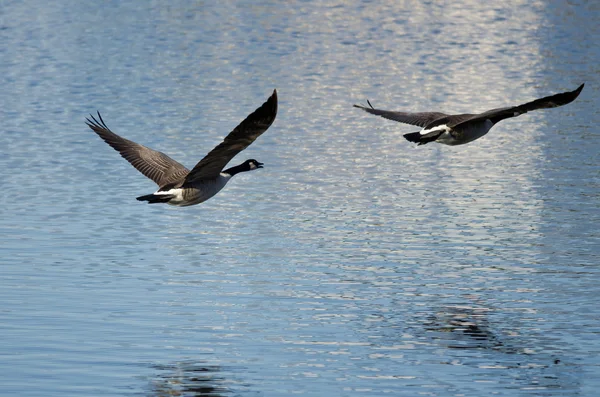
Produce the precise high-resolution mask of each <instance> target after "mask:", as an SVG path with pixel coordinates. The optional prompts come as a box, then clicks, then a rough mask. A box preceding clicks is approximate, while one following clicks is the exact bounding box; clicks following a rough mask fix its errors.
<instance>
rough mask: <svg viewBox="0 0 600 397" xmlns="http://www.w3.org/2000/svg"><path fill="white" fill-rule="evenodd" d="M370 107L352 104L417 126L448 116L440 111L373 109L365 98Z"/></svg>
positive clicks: (423, 125)
mask: <svg viewBox="0 0 600 397" xmlns="http://www.w3.org/2000/svg"><path fill="white" fill-rule="evenodd" d="M367 103H368V104H369V106H370V107H366V106H360V105H354V107H355V108H359V109H362V110H364V111H365V112H367V113H371V114H374V115H377V116H381V117H383V118H386V119H388V120H393V121H397V122H399V123H405V124H411V125H416V126H419V127H426V126H427V125H429V124H431V123H432V122H433V121H435V120H437V119H439V118H442V117H446V116H448V115H447V114H444V113H440V112H423V113H409V112H392V111H390V110H381V109H375V108H374V107H373V105H371V102H369V101H368V100H367Z"/></svg>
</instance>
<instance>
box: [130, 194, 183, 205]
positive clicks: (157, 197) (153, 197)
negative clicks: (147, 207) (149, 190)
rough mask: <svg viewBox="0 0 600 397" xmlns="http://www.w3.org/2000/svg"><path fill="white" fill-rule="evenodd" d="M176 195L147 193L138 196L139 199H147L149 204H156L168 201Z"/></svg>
mask: <svg viewBox="0 0 600 397" xmlns="http://www.w3.org/2000/svg"><path fill="white" fill-rule="evenodd" d="M174 197H175V196H173V195H170V194H147V195H145V196H140V197H137V198H136V200H138V201H147V202H148V204H156V203H168V202H169V201H171V199H172V198H174Z"/></svg>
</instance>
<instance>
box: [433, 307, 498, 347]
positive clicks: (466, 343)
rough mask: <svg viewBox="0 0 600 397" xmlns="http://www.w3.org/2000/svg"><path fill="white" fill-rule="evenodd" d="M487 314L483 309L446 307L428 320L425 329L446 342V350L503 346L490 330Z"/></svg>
mask: <svg viewBox="0 0 600 397" xmlns="http://www.w3.org/2000/svg"><path fill="white" fill-rule="evenodd" d="M487 312H488V310H487V309H484V308H473V307H468V306H447V307H445V308H444V310H443V311H438V312H437V313H434V314H432V315H431V316H430V317H429V318H428V320H427V322H426V324H425V329H426V330H428V331H431V332H436V334H437V335H436V336H435V337H436V338H437V339H440V340H445V341H447V343H448V345H447V347H448V348H452V349H481V348H499V347H501V346H503V344H502V342H501V341H500V340H499V339H498V337H497V336H496V335H495V334H494V332H492V330H491V329H490V327H489V324H488V320H487Z"/></svg>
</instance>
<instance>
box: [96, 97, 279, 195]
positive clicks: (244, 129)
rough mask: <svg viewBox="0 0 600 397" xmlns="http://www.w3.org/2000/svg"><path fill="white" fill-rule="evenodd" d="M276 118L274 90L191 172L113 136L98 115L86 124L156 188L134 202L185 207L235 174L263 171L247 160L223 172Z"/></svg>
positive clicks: (149, 150) (221, 186)
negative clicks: (154, 184)
mask: <svg viewBox="0 0 600 397" xmlns="http://www.w3.org/2000/svg"><path fill="white" fill-rule="evenodd" d="M276 115H277V91H276V90H274V91H273V94H272V95H271V97H270V98H269V99H268V100H267V101H266V102H265V103H263V104H262V106H261V107H259V108H258V109H256V110H255V111H254V112H253V113H252V114H250V115H249V116H248V117H246V119H245V120H244V121H242V122H241V123H240V124H239V125H238V126H237V127H235V129H234V130H233V131H231V132H230V133H229V135H227V136H226V137H225V139H224V140H223V142H221V143H220V144H219V145H218V146H217V147H215V148H214V149H213V150H211V151H210V152H209V153H208V154H207V155H206V156H205V157H204V158H203V159H202V160H200V162H198V164H196V166H195V167H194V168H192V170H191V171H190V170H188V169H187V168H185V167H184V166H183V165H181V164H180V163H178V162H177V161H175V160H173V159H172V158H170V157H169V156H167V155H166V154H164V153H161V152H158V151H156V150H152V149H150V148H148V147H145V146H142V145H140V144H137V143H135V142H132V141H130V140H128V139H125V138H122V137H120V136H119V135H117V134H115V133H114V132H112V131H111V130H110V129H109V128H108V127H107V126H106V124H105V123H104V120H102V116H100V112H98V119H96V118H95V117H94V116H92V115H90V117H91V120H90V119H87V118H86V124H87V125H88V126H89V127H90V128H91V129H92V130H93V131H94V132H95V133H96V134H98V135H99V136H100V138H102V139H103V140H104V141H105V142H106V143H108V144H109V145H110V146H112V148H113V149H115V150H117V151H118V152H119V153H120V154H121V156H122V157H123V158H124V159H125V160H127V161H129V163H131V165H133V166H134V167H135V168H136V169H137V170H138V171H140V172H141V173H142V174H144V175H145V176H146V177H148V178H150V179H152V180H153V181H154V182H155V183H156V184H157V185H158V190H157V191H156V192H155V193H152V194H147V195H145V196H141V197H138V198H137V200H139V201H147V202H148V204H154V203H167V204H170V205H176V206H180V207H184V206H188V205H194V204H199V203H202V202H203V201H206V200H208V199H209V198H211V197H212V196H214V195H215V194H217V193H218V192H219V191H220V190H221V189H223V187H225V185H226V184H227V182H229V180H230V179H231V177H233V176H234V175H235V174H237V173H240V172H245V171H251V170H255V169H257V168H262V166H263V163H259V162H258V161H256V160H254V159H250V160H246V161H244V162H243V163H242V164H240V165H237V166H235V167H231V168H228V169H226V170H224V171H223V168H224V167H225V165H227V163H228V162H229V160H231V159H232V158H233V157H234V156H235V155H236V154H238V153H239V152H241V151H242V150H244V149H246V148H247V147H248V146H250V144H252V142H254V141H255V140H256V138H258V137H259V136H260V135H261V134H262V133H263V132H265V131H266V130H267V129H268V128H269V126H270V125H271V124H272V123H273V121H274V120H275V116H276Z"/></svg>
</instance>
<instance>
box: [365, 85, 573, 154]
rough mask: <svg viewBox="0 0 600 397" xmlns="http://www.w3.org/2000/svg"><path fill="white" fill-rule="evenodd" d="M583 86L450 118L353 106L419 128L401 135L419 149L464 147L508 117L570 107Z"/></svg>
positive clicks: (370, 106)
mask: <svg viewBox="0 0 600 397" xmlns="http://www.w3.org/2000/svg"><path fill="white" fill-rule="evenodd" d="M583 86H584V84H581V85H580V86H579V87H578V88H577V89H576V90H574V91H568V92H562V93H560V94H555V95H550V96H547V97H544V98H540V99H536V100H534V101H531V102H527V103H525V104H522V105H518V106H509V107H504V108H498V109H492V110H488V111H487V112H483V113H477V114H471V113H465V114H455V115H449V114H446V113H440V112H422V113H410V112H394V111H389V110H381V109H375V108H374V107H373V106H372V105H371V102H369V101H367V103H368V105H369V107H366V106H360V105H354V107H357V108H359V109H362V110H364V111H366V112H368V113H371V114H375V115H377V116H381V117H383V118H386V119H388V120H394V121H398V122H400V123H405V124H411V125H416V126H419V127H422V130H421V131H418V132H412V133H410V134H404V137H405V138H406V139H407V140H408V141H410V142H415V143H417V144H419V145H424V144H426V143H429V142H438V143H443V144H445V145H464V144H465V143H469V142H472V141H474V140H475V139H478V138H481V137H482V136H484V135H485V134H487V133H488V132H489V131H490V129H491V128H492V127H493V126H494V125H496V123H498V122H500V121H502V120H504V119H507V118H511V117H517V116H520V115H522V114H524V113H527V112H530V111H532V110H538V109H548V108H555V107H558V106H563V105H566V104H568V103H571V102H573V101H574V100H575V98H577V97H578V96H579V93H580V92H581V90H582V89H583Z"/></svg>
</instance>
